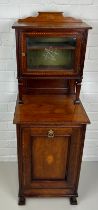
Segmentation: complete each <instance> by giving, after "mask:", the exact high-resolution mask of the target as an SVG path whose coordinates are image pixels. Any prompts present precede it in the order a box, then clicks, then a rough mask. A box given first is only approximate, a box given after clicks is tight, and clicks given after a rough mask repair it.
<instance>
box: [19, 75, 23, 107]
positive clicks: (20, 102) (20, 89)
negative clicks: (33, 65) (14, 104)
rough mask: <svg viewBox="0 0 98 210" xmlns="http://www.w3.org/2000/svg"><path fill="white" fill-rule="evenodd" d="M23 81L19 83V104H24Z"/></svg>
mask: <svg viewBox="0 0 98 210" xmlns="http://www.w3.org/2000/svg"><path fill="white" fill-rule="evenodd" d="M23 86H24V84H23V80H21V79H19V81H18V89H19V99H18V103H19V104H22V103H23V101H22V95H23Z"/></svg>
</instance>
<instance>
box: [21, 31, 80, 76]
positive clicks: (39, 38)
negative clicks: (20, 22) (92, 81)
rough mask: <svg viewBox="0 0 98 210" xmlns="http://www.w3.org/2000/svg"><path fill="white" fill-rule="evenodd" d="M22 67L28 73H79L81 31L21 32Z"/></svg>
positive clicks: (23, 71)
mask: <svg viewBox="0 0 98 210" xmlns="http://www.w3.org/2000/svg"><path fill="white" fill-rule="evenodd" d="M21 40H22V41H21V68H22V73H23V74H25V75H26V74H27V75H40V74H42V72H44V73H45V75H48V74H55V73H57V74H61V75H75V74H79V73H80V72H79V66H80V58H81V55H80V53H81V47H82V46H81V36H80V34H79V33H67V32H66V33H64V34H61V33H58V34H55V33H54V34H52V32H50V33H46V34H44V33H42V34H40V33H29V32H28V33H21Z"/></svg>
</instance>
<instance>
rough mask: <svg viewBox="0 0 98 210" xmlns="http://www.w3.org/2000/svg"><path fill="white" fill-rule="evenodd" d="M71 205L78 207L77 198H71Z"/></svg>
mask: <svg viewBox="0 0 98 210" xmlns="http://www.w3.org/2000/svg"><path fill="white" fill-rule="evenodd" d="M70 204H71V205H77V198H76V197H75V196H72V197H70Z"/></svg>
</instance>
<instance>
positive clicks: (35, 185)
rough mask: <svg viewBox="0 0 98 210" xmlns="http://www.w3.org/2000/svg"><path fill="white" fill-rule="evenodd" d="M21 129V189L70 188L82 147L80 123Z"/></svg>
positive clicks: (74, 180)
mask: <svg viewBox="0 0 98 210" xmlns="http://www.w3.org/2000/svg"><path fill="white" fill-rule="evenodd" d="M21 133H22V167H23V170H22V171H23V172H22V173H23V187H24V189H25V190H26V189H27V188H29V189H39V188H40V189H41V188H44V189H46V188H48V189H52V188H54V189H56V188H57V189H58V188H60V189H73V186H74V184H75V182H76V180H77V175H78V167H79V161H80V153H81V148H82V147H83V141H82V127H81V126H80V127H73V128H70V127H51V126H49V127H39V128H37V127H36V128H35V127H31V128H22V132H21Z"/></svg>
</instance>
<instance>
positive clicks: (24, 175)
mask: <svg viewBox="0 0 98 210" xmlns="http://www.w3.org/2000/svg"><path fill="white" fill-rule="evenodd" d="M12 28H14V29H15V32H16V53H17V78H18V90H19V94H18V97H17V102H16V108H15V114H14V121H13V122H14V124H16V128H17V156H18V176H19V201H18V204H19V205H24V204H25V199H26V197H34V196H38V197H39V196H43V197H45V196H61V197H69V198H70V204H72V205H76V204H77V199H76V198H77V196H78V193H77V190H78V182H79V175H80V168H81V161H82V153H83V147H84V139H85V131H86V125H87V124H88V123H90V121H89V118H88V116H87V114H86V112H85V110H84V108H83V105H82V103H81V101H80V99H79V95H80V90H81V82H82V77H83V67H84V60H85V52H86V43H87V35H88V29H90V28H91V27H90V26H88V25H87V24H86V23H84V22H82V21H81V20H78V19H75V18H72V17H64V15H63V13H61V12H39V13H38V15H37V16H35V17H28V18H24V19H19V20H18V21H17V23H15V24H14V25H13V27H12ZM27 36H30V37H42V38H43V37H73V38H76V40H77V41H76V48H75V62H74V67H73V69H71V70H70V71H68V70H67V69H66V70H61V69H59V70H56V69H54V70H53V71H52V70H50V69H48V70H47V71H45V70H44V69H42V70H40V71H39V70H38V69H34V70H33V71H32V72H30V71H29V70H28V69H27V65H26V62H27V57H26V54H27V52H26V51H27V47H26V37H27ZM73 102H75V103H73Z"/></svg>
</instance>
